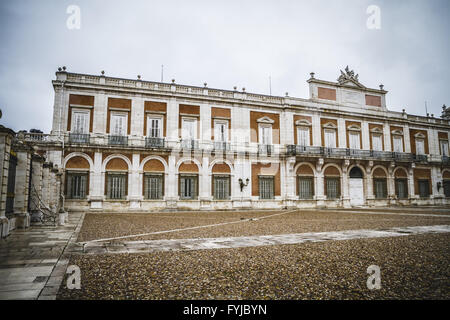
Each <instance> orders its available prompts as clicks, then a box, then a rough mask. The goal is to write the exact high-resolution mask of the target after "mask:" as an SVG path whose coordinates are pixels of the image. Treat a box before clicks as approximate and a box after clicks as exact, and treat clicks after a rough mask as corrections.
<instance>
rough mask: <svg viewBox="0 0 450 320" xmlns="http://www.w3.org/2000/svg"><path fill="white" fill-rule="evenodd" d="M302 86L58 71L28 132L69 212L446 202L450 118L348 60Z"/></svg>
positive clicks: (449, 184) (449, 183) (449, 186)
mask: <svg viewBox="0 0 450 320" xmlns="http://www.w3.org/2000/svg"><path fill="white" fill-rule="evenodd" d="M307 83H308V85H309V92H310V96H309V98H308V99H300V98H294V97H290V96H288V94H286V96H285V97H279V96H268V95H261V94H254V93H249V92H246V91H245V88H243V89H241V90H238V89H237V88H234V90H221V89H212V88H209V87H208V86H207V84H206V83H205V84H204V86H203V87H195V86H187V85H179V84H177V83H176V82H175V80H172V82H171V83H159V82H149V81H143V80H142V79H140V76H138V79H136V80H130V79H120V78H113V77H107V76H105V75H104V73H103V72H102V74H101V75H87V74H76V73H70V72H67V71H66V70H65V68H63V69H61V68H60V69H59V71H58V72H56V80H54V81H53V87H54V90H55V100H54V113H53V126H52V131H51V133H50V134H49V135H42V136H41V137H38V136H37V135H38V134H36V135H35V137H34V138H33V137H32V136H30V137H31V139H32V140H33V139H34V140H35V142H36V144H37V146H38V148H39V149H40V150H41V151H42V152H45V156H46V159H47V160H48V161H50V162H51V163H52V164H53V165H54V166H56V167H57V168H60V169H62V182H61V188H62V189H63V193H64V197H65V202H64V206H65V209H67V210H84V209H91V210H104V211H112V210H121V211H124V210H125V211H126V210H133V211H139V210H142V211H149V210H161V209H179V210H183V209H196V210H199V209H200V210H201V209H204V210H208V209H235V208H254V209H255V208H291V207H313V208H314V207H352V206H386V205H436V204H446V203H449V202H450V201H449V199H450V198H449V197H450V162H449V157H448V155H449V145H448V144H449V142H448V138H449V131H450V125H449V121H448V119H441V118H435V117H434V116H427V117H423V116H415V115H409V114H407V113H406V112H405V111H403V112H394V111H389V110H388V109H387V107H386V94H387V91H386V90H384V88H383V86H382V85H380V88H378V89H372V88H367V87H365V86H364V85H363V84H361V83H360V81H359V79H358V75H355V73H354V72H353V71H351V70H349V69H348V68H346V70H345V71H341V74H340V76H339V79H338V80H337V81H336V82H333V81H324V80H319V79H316V78H315V75H314V73H311V74H310V78H309V79H308V80H307Z"/></svg>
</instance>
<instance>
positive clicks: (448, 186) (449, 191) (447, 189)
mask: <svg viewBox="0 0 450 320" xmlns="http://www.w3.org/2000/svg"><path fill="white" fill-rule="evenodd" d="M444 195H445V196H446V197H447V198H449V197H450V180H444Z"/></svg>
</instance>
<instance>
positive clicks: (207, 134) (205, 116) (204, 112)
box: [198, 103, 211, 143]
mask: <svg viewBox="0 0 450 320" xmlns="http://www.w3.org/2000/svg"><path fill="white" fill-rule="evenodd" d="M198 139H199V140H200V141H203V142H207V143H208V142H209V141H210V140H211V107H210V106H209V105H208V104H205V103H202V104H200V136H199V137H198Z"/></svg>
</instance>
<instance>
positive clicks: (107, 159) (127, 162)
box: [102, 154, 131, 172]
mask: <svg viewBox="0 0 450 320" xmlns="http://www.w3.org/2000/svg"><path fill="white" fill-rule="evenodd" d="M116 158H119V159H122V160H123V161H125V163H126V164H127V169H126V170H127V171H129V170H130V168H131V161H130V159H128V158H127V157H125V156H124V155H122V154H111V155H109V156H107V157H106V158H105V160H103V164H102V171H103V172H105V171H106V166H107V165H108V162H109V161H110V160H113V159H116Z"/></svg>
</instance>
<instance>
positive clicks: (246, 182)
mask: <svg viewBox="0 0 450 320" xmlns="http://www.w3.org/2000/svg"><path fill="white" fill-rule="evenodd" d="M249 182H250V180H249V179H248V178H247V179H246V180H245V183H244V181H243V180H242V179H241V178H239V187H240V188H241V192H242V190H243V189H244V187H246V186H248V183H249Z"/></svg>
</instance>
